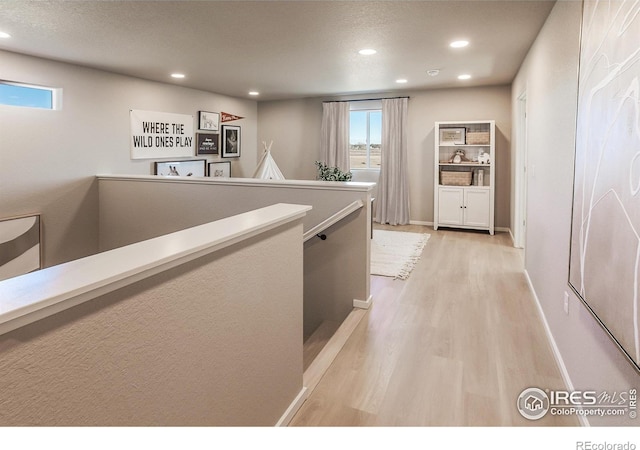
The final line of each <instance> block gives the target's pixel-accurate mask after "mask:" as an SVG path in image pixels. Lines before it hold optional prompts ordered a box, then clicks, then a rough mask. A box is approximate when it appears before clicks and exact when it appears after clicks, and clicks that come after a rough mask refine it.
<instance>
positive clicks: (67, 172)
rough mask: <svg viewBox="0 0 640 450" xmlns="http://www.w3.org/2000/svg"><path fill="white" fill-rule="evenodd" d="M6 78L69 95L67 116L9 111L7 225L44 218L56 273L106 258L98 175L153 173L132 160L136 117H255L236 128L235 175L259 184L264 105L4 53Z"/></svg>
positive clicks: (3, 189)
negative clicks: (99, 254)
mask: <svg viewBox="0 0 640 450" xmlns="http://www.w3.org/2000/svg"><path fill="white" fill-rule="evenodd" d="M0 79H2V80H9V81H19V82H25V83H33V84H39V85H44V86H49V87H55V88H62V90H63V94H62V95H63V98H62V110H60V111H45V110H38V109H31V108H19V107H11V106H2V105H0V136H2V138H1V139H0V193H1V194H0V218H2V217H11V216H15V215H21V214H28V213H42V215H43V216H42V222H43V228H44V260H45V265H46V266H51V265H55V264H58V263H61V262H65V261H69V260H72V259H76V258H79V257H82V256H86V255H89V254H92V253H95V252H96V251H97V248H98V239H97V232H98V229H97V227H98V216H97V214H98V210H97V187H96V183H95V179H94V176H95V175H96V174H98V173H119V174H151V173H152V171H153V163H152V160H136V161H133V160H131V159H130V149H129V135H130V130H129V110H131V109H140V110H149V111H163V112H172V113H179V114H190V115H193V116H194V121H197V117H198V111H200V110H205V111H215V112H220V111H225V112H228V113H231V114H235V115H237V116H242V117H245V118H244V119H242V120H238V121H234V122H229V123H230V124H233V125H240V126H241V127H242V149H241V151H242V153H241V158H240V159H236V160H232V171H233V175H234V176H251V175H252V173H253V171H254V169H255V167H256V165H257V162H258V156H259V154H258V149H257V148H256V142H257V134H256V133H257V106H256V102H255V101H250V100H243V99H236V98H231V97H226V96H222V95H218V94H214V93H210V92H204V91H198V90H194V89H186V88H183V87H180V86H179V85H178V84H179V82H176V83H174V84H163V83H157V82H151V81H146V80H142V79H138V78H132V77H125V76H121V75H116V74H112V73H107V72H102V71H98V70H93V69H88V68H84V67H80V66H75V65H71V64H65V63H59V62H54V61H50V60H45V59H41V58H34V57H29V56H24V55H19V54H15V53H9V52H4V51H0ZM194 129H195V130H197V124H196V123H195V122H194ZM194 157H195V156H194ZM216 158H217V157H216ZM208 159H210V160H213V159H214V158H213V157H209V158H208Z"/></svg>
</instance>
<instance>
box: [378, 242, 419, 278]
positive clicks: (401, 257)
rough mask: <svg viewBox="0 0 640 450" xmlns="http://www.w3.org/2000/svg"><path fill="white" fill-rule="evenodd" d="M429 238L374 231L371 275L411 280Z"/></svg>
mask: <svg viewBox="0 0 640 450" xmlns="http://www.w3.org/2000/svg"><path fill="white" fill-rule="evenodd" d="M429 236H430V235H429V234H426V233H409V232H406V231H387V230H373V240H372V241H371V275H381V276H384V277H393V278H396V279H400V280H406V279H407V278H409V274H411V271H412V270H413V268H414V267H415V265H416V263H417V262H418V260H419V259H420V255H421V254H422V249H423V248H424V246H425V245H426V243H427V241H428V240H429Z"/></svg>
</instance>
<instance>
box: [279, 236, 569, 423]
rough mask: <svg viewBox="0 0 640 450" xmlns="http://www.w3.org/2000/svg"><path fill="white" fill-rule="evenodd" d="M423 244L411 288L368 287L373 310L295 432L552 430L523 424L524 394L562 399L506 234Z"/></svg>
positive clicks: (395, 283)
mask: <svg viewBox="0 0 640 450" xmlns="http://www.w3.org/2000/svg"><path fill="white" fill-rule="evenodd" d="M378 228H386V229H395V230H398V231H412V232H424V233H429V234H430V235H431V238H430V239H429V241H428V242H427V245H426V246H425V249H424V251H423V254H422V258H421V260H420V261H419V262H418V264H417V265H416V267H415V269H414V271H413V272H412V273H411V276H410V277H409V279H408V280H406V281H400V280H393V279H391V278H386V277H377V276H373V277H372V282H371V292H372V294H373V305H372V306H371V308H370V309H369V310H368V311H367V312H366V314H364V317H363V318H362V319H361V320H360V323H359V324H358V325H357V327H356V328H355V330H354V331H353V333H352V334H351V336H350V337H349V338H348V340H347V341H346V343H345V344H344V346H343V347H342V349H341V350H340V352H339V353H338V354H337V356H336V357H335V359H334V360H333V362H332V364H331V366H330V367H329V368H328V370H327V371H326V372H325V373H324V376H323V377H322V378H321V379H320V381H319V383H318V384H317V385H316V386H315V388H314V389H313V391H312V393H311V395H310V396H309V398H308V399H307V401H306V402H305V403H304V405H303V406H302V408H301V409H300V410H299V411H298V413H297V414H296V415H295V417H294V418H293V420H292V421H291V423H290V425H291V426H500V425H505V426H555V425H578V421H577V419H576V418H575V417H556V416H551V415H550V414H547V416H545V417H544V418H543V419H541V420H538V421H529V420H526V419H524V418H523V417H521V416H520V414H519V413H518V411H517V409H516V401H517V398H518V396H519V394H520V393H521V392H522V390H523V389H525V388H528V387H532V386H533V387H539V388H541V389H565V386H564V383H563V381H562V378H561V376H560V372H559V370H558V367H557V365H556V363H555V360H554V357H553V354H552V351H551V348H550V346H549V343H548V341H547V338H546V335H545V332H544V329H543V325H542V322H541V318H540V316H539V313H538V310H537V308H536V305H535V301H534V299H533V297H532V295H531V293H530V291H529V288H528V285H527V282H526V279H525V275H524V272H523V264H522V254H521V250H518V249H515V248H513V246H512V243H511V239H510V237H509V235H508V234H507V233H496V235H495V236H489V234H488V233H480V232H473V231H457V230H445V229H440V230H438V231H434V230H433V228H430V227H421V226H405V227H388V226H387V227H378Z"/></svg>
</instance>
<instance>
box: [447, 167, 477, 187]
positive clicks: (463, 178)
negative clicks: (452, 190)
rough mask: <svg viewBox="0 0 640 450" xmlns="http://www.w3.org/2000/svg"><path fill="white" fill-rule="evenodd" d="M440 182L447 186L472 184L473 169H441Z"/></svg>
mask: <svg viewBox="0 0 640 450" xmlns="http://www.w3.org/2000/svg"><path fill="white" fill-rule="evenodd" d="M440 184H442V185H445V186H471V171H464V172H459V171H456V172H454V171H452V170H441V171H440Z"/></svg>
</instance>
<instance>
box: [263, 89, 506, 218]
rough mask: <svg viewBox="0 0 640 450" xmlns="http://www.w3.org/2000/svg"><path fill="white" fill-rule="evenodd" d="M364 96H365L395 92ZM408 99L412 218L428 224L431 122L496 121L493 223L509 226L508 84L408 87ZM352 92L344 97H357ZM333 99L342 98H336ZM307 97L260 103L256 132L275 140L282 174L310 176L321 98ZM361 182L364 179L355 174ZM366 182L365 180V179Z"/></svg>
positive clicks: (316, 153) (317, 153)
mask: <svg viewBox="0 0 640 450" xmlns="http://www.w3.org/2000/svg"><path fill="white" fill-rule="evenodd" d="M395 95H397V93H395V94H394V93H391V94H390V93H386V94H385V93H379V94H369V95H367V96H364V97H365V98H374V97H384V96H395ZM403 95H408V96H409V97H410V100H409V124H408V133H409V143H408V153H409V155H408V159H409V178H410V179H409V195H410V199H409V200H410V204H411V216H410V219H411V220H412V221H417V222H428V223H432V222H433V174H434V167H433V146H434V136H433V128H434V122H436V121H443V120H483V119H494V120H495V121H496V130H497V139H496V155H497V167H498V170H497V174H496V226H498V227H509V224H510V214H511V213H510V203H509V191H510V188H511V179H510V165H511V155H510V150H511V148H510V147H511V144H510V139H511V103H510V99H511V89H510V86H489V87H478V88H459V89H439V90H425V91H412V92H408V93H406V94H403ZM362 97H363V96H353V97H349V99H357V98H362ZM336 99H345V97H337V98H334V99H333V100H336ZM325 100H332V99H330V98H309V99H303V100H290V101H287V100H283V101H273V102H260V103H259V104H258V124H259V125H258V134H259V137H260V139H266V140H267V141H271V140H273V141H274V144H273V148H272V154H273V155H274V158H275V159H276V162H277V163H278V166H279V167H280V168H281V169H282V171H283V173H284V176H285V177H287V178H298V179H313V178H315V175H316V172H315V167H314V165H313V163H314V161H315V160H316V159H319V158H320V127H321V121H322V102H323V101H325ZM359 180H362V181H364V180H365V178H359ZM367 180H369V178H367Z"/></svg>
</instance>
